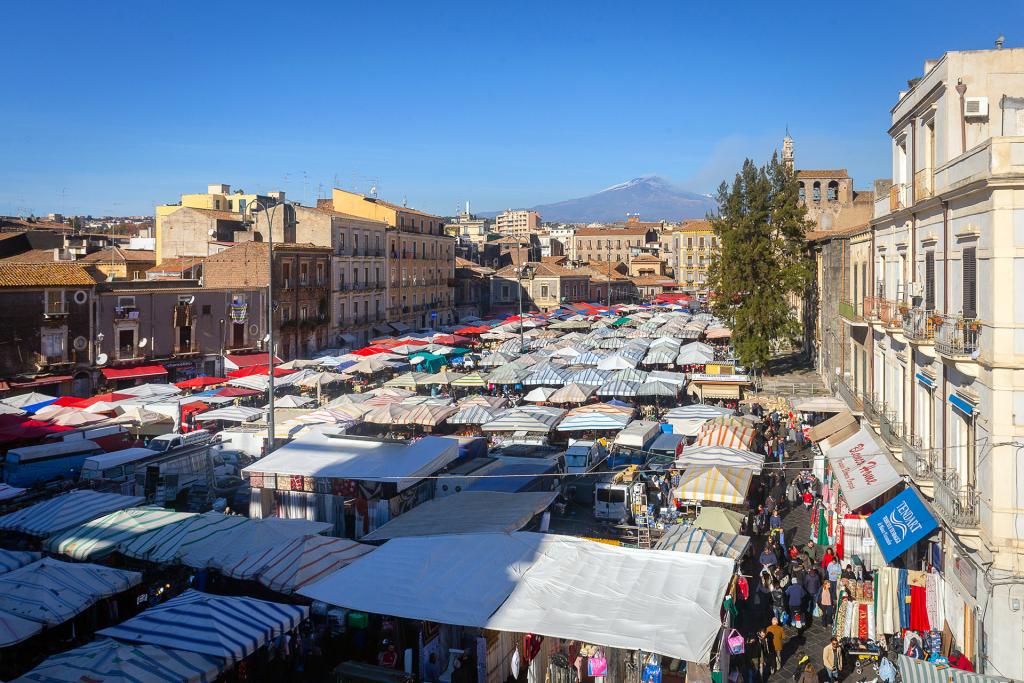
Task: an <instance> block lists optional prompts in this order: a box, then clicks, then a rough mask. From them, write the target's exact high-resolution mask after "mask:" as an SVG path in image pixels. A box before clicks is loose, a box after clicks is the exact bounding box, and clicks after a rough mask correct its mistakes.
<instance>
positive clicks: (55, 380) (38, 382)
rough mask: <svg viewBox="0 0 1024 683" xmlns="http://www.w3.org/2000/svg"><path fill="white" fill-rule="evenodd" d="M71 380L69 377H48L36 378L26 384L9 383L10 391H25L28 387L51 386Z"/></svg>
mask: <svg viewBox="0 0 1024 683" xmlns="http://www.w3.org/2000/svg"><path fill="white" fill-rule="evenodd" d="M72 379H73V378H72V377H71V375H50V376H49V377H37V378H35V379H33V380H29V381H27V382H15V381H13V380H12V381H11V382H9V384H10V388H11V389H26V388H28V387H45V386H49V385H51V384H60V383H61V382H70V381H71V380H72Z"/></svg>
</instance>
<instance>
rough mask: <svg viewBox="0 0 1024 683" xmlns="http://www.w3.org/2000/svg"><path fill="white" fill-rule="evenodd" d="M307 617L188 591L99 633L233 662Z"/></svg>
mask: <svg viewBox="0 0 1024 683" xmlns="http://www.w3.org/2000/svg"><path fill="white" fill-rule="evenodd" d="M308 614H309V608H308V607H301V606H298V605H285V604H281V603H276V602H267V601H265V600H256V599H254V598H245V597H233V596H225V595H210V594H208V593H200V592H199V591H195V590H188V591H185V592H184V593H182V594H181V595H179V596H178V597H176V598H173V599H171V600H168V601H167V602H165V603H164V604H162V605H157V606H156V607H151V608H150V609H148V610H146V611H145V612H142V613H141V614H139V615H138V616H136V617H133V618H132V619H129V620H127V621H125V622H122V623H121V624H119V625H117V626H112V627H110V628H105V629H103V630H102V631H100V632H99V633H100V634H101V635H104V636H109V637H111V638H117V639H118V640H125V641H128V642H132V643H145V644H148V645H158V646H161V647H167V648H172V649H175V650H185V651H188V652H199V653H202V654H208V655H213V656H215V657H224V658H227V659H233V660H235V661H238V660H241V659H243V658H245V657H247V656H249V655H250V654H252V653H253V652H255V651H256V650H257V649H259V647H260V646H262V645H263V644H264V643H266V642H267V641H268V640H270V639H272V638H276V637H277V636H278V635H280V634H281V633H284V632H286V631H289V630H291V629H293V628H295V627H296V626H298V625H299V624H300V623H302V621H304V620H305V619H306V617H307V616H308Z"/></svg>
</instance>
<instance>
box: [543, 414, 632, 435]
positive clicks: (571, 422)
mask: <svg viewBox="0 0 1024 683" xmlns="http://www.w3.org/2000/svg"><path fill="white" fill-rule="evenodd" d="M629 420H630V416H629V415H624V414H614V413H598V412H592V413H576V414H574V415H569V416H568V417H566V418H565V419H564V420H562V422H561V423H560V424H559V425H558V431H560V432H585V431H590V430H594V431H601V430H610V429H614V430H620V429H622V428H624V427H625V426H626V425H627V424H629Z"/></svg>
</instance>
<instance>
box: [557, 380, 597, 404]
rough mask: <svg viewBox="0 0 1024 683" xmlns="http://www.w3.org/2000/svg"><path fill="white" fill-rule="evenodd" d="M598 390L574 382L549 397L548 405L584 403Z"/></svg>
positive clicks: (589, 385) (588, 385) (592, 386)
mask: <svg viewBox="0 0 1024 683" xmlns="http://www.w3.org/2000/svg"><path fill="white" fill-rule="evenodd" d="M596 390H597V387H595V386H594V385H592V384H577V383H575V382H572V383H570V384H566V385H565V386H564V387H562V388H561V389H559V390H558V391H556V392H554V393H553V394H551V395H550V396H548V403H556V404H562V403H583V402H585V401H586V400H587V399H588V398H590V397H591V395H593V393H594V391H596Z"/></svg>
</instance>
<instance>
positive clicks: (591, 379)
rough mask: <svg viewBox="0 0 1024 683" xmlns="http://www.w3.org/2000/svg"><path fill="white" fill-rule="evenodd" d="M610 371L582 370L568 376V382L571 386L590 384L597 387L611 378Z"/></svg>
mask: <svg viewBox="0 0 1024 683" xmlns="http://www.w3.org/2000/svg"><path fill="white" fill-rule="evenodd" d="M611 374H612V373H611V371H610V370H598V369H597V368H584V369H582V370H577V371H576V372H574V373H573V374H571V375H569V382H571V383H573V384H590V385H592V386H595V387H599V386H601V385H602V384H604V383H605V382H607V381H608V380H609V379H610V378H611Z"/></svg>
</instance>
